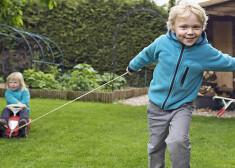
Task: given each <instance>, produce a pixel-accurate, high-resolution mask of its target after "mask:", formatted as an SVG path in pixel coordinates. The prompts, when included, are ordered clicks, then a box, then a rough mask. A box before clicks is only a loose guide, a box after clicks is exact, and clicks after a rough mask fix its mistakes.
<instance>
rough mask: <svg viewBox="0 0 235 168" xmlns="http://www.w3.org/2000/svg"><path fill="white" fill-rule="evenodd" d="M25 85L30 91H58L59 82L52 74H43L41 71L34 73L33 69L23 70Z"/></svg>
mask: <svg viewBox="0 0 235 168" xmlns="http://www.w3.org/2000/svg"><path fill="white" fill-rule="evenodd" d="M23 75H24V80H25V84H26V85H27V86H28V87H29V88H31V89H48V90H51V89H60V84H59V82H58V81H57V80H56V79H55V76H54V75H53V74H45V73H44V72H42V71H38V72H35V71H34V70H33V69H28V70H24V72H23Z"/></svg>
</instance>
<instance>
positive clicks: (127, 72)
mask: <svg viewBox="0 0 235 168" xmlns="http://www.w3.org/2000/svg"><path fill="white" fill-rule="evenodd" d="M127 73H128V72H125V73H124V74H122V75H120V76H118V77H116V78H114V79H112V80H111V81H109V82H107V83H104V84H103V85H100V86H99V87H97V88H95V89H93V90H91V91H89V92H87V93H85V94H83V95H81V96H79V97H77V98H76V99H74V100H71V101H69V102H68V103H65V104H63V105H61V106H59V107H57V108H56V109H54V110H51V111H50V112H48V113H46V114H44V115H42V116H40V117H38V118H36V119H34V120H32V121H31V122H29V123H26V124H24V125H22V126H20V127H18V128H17V129H14V130H12V131H11V133H10V135H11V134H12V132H14V131H16V130H18V129H21V128H23V127H25V126H27V125H29V124H31V123H32V122H34V121H37V120H39V119H41V118H43V117H45V116H47V115H48V114H50V113H53V112H54V111H56V110H58V109H60V108H62V107H64V106H66V105H68V104H70V103H72V102H74V101H76V100H78V99H81V98H82V97H84V96H86V95H88V94H90V93H91V92H94V91H95V90H97V89H99V88H101V87H103V86H105V85H107V84H109V83H111V82H113V81H115V80H117V79H118V78H120V77H122V76H125V75H126V74H127Z"/></svg>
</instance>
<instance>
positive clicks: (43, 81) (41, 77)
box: [23, 63, 126, 91]
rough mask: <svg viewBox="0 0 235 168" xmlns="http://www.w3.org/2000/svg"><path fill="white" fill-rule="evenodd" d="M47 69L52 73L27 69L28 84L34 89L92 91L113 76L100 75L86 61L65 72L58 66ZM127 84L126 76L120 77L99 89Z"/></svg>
mask: <svg viewBox="0 0 235 168" xmlns="http://www.w3.org/2000/svg"><path fill="white" fill-rule="evenodd" d="M47 71H48V72H50V73H47V74H46V73H44V72H42V71H35V70H33V69H28V70H25V71H24V73H23V75H24V78H25V83H26V85H27V86H28V87H29V88H32V89H48V90H51V89H59V90H74V91H91V90H93V89H95V88H97V87H98V86H100V85H103V84H105V83H107V82H108V81H110V80H111V76H112V74H110V73H104V74H103V75H100V74H98V71H96V70H94V68H93V67H92V66H91V65H89V64H85V63H83V64H78V65H76V66H74V67H73V69H72V70H68V71H67V72H65V73H64V74H61V73H59V72H60V70H59V69H58V67H50V66H48V67H47ZM114 77H118V75H114ZM125 85H126V80H125V78H123V77H120V78H118V79H117V80H115V81H114V82H113V83H111V84H108V85H106V86H105V87H103V88H100V89H99V91H112V90H117V89H121V88H122V87H123V86H125Z"/></svg>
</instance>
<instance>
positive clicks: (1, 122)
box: [0, 118, 7, 130]
mask: <svg viewBox="0 0 235 168" xmlns="http://www.w3.org/2000/svg"><path fill="white" fill-rule="evenodd" d="M0 129H1V130H5V129H7V121H6V120H5V119H2V118H1V119H0Z"/></svg>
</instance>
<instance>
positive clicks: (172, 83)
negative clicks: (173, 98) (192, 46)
mask: <svg viewBox="0 0 235 168" xmlns="http://www.w3.org/2000/svg"><path fill="white" fill-rule="evenodd" d="M183 52H184V45H182V49H181V53H180V57H179V60H178V63H177V66H176V69H175V74H174V77H173V79H172V82H171V87H170V90H169V93H168V95H167V97H166V100H165V101H164V103H163V105H162V109H164V107H165V105H166V102H167V100H168V98H169V97H170V94H171V91H172V88H173V85H174V82H175V77H176V74H177V71H178V69H179V65H180V62H181V59H182V56H183Z"/></svg>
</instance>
